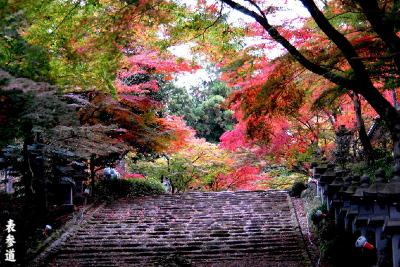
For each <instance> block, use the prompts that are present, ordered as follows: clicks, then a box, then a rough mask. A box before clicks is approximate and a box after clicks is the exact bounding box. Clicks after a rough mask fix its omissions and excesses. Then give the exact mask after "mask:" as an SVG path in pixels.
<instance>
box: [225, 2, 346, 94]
mask: <svg viewBox="0 0 400 267" xmlns="http://www.w3.org/2000/svg"><path fill="white" fill-rule="evenodd" d="M221 1H222V2H224V3H225V4H227V5H229V6H230V7H231V8H233V9H235V10H237V11H239V12H241V13H243V14H245V15H247V16H250V17H252V18H254V19H255V20H256V21H257V22H258V23H260V25H261V26H263V28H264V29H265V30H266V31H267V32H268V34H269V35H270V36H271V37H272V38H273V39H274V40H275V41H276V42H278V43H279V44H281V45H282V46H283V47H284V48H285V49H286V50H287V51H288V52H289V53H290V54H291V55H292V56H293V57H294V58H295V59H296V60H297V61H298V62H299V63H300V64H301V65H303V66H304V67H305V68H307V69H308V70H310V71H312V72H314V73H316V74H318V75H321V76H323V77H325V78H326V79H328V80H329V81H331V82H333V83H335V84H338V85H341V86H344V87H353V86H354V81H353V80H351V79H348V78H345V77H343V76H340V75H338V74H336V73H334V72H331V71H329V70H328V69H325V68H323V67H321V66H320V65H317V64H315V63H313V62H311V61H310V60H308V59H307V58H306V57H305V56H304V55H302V54H301V53H300V51H299V50H297V48H296V47H294V46H293V45H292V44H291V43H290V42H289V41H288V40H287V39H286V38H285V37H283V36H282V35H281V34H280V33H279V32H278V31H277V30H276V28H275V27H273V26H272V25H271V24H270V23H269V22H268V20H267V19H266V18H264V17H262V16H261V15H259V14H257V13H256V12H254V11H252V10H249V9H248V8H246V7H244V6H242V5H240V4H238V3H236V2H234V1H232V0H221Z"/></svg>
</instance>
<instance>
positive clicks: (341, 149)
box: [334, 125, 352, 168]
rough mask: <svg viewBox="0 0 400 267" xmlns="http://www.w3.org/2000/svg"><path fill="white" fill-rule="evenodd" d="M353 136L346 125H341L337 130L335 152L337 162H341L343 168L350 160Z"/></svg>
mask: <svg viewBox="0 0 400 267" xmlns="http://www.w3.org/2000/svg"><path fill="white" fill-rule="evenodd" d="M351 137H352V133H351V132H350V131H349V130H348V129H346V127H345V126H344V125H340V127H339V129H338V131H337V132H336V149H335V152H334V154H335V158H336V163H338V164H340V165H341V166H342V168H344V167H345V165H346V162H347V161H348V160H349V156H350V155H349V154H350V141H351Z"/></svg>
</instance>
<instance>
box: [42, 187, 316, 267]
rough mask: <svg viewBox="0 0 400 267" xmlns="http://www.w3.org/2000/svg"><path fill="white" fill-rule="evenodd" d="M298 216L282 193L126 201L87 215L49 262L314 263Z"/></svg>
mask: <svg viewBox="0 0 400 267" xmlns="http://www.w3.org/2000/svg"><path fill="white" fill-rule="evenodd" d="M294 218H295V217H294V216H293V211H292V210H291V206H290V202H289V198H288V196H287V194H286V193H285V192H281V191H253V192H218V193H209V192H205V193H200V192H196V193H186V194H178V195H161V196H148V197H140V198H136V199H121V200H118V201H116V202H114V203H112V204H109V205H107V206H104V207H103V208H101V209H100V210H98V211H97V212H95V213H94V214H93V215H92V216H91V217H89V218H86V221H85V223H84V224H82V225H80V226H79V227H77V229H76V230H75V231H74V232H73V234H72V235H71V236H70V237H69V238H68V239H67V240H66V241H65V242H63V243H62V244H61V245H60V246H59V247H58V248H57V250H56V252H55V254H54V255H53V257H52V258H49V259H48V263H49V265H50V266H154V265H156V263H157V262H160V261H162V260H163V259H166V258H168V257H171V255H180V256H181V257H183V258H185V259H187V260H189V261H190V262H191V263H192V265H193V266H214V265H215V266H227V265H229V264H233V263H235V262H238V263H239V262H242V263H243V262H248V263H249V264H252V263H251V262H252V261H253V263H254V264H252V265H253V266H299V267H300V266H309V261H308V259H307V256H306V252H305V249H304V243H303V240H302V238H301V235H300V232H299V228H298V224H297V221H296V220H295V219H294ZM285 263H286V264H287V265H285ZM224 264H225V265H224ZM257 264H258V265H257ZM274 264H275V265H274ZM246 265H247V263H246ZM232 266H242V265H232Z"/></svg>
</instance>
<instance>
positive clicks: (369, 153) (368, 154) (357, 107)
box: [350, 93, 374, 164]
mask: <svg viewBox="0 0 400 267" xmlns="http://www.w3.org/2000/svg"><path fill="white" fill-rule="evenodd" d="M350 97H351V99H352V100H353V104H354V112H355V115H356V122H357V130H358V135H359V137H360V141H361V144H362V146H363V152H364V158H365V160H366V161H367V162H368V163H369V164H371V163H373V162H374V150H373V148H372V145H371V141H370V140H369V138H368V135H367V131H366V130H365V124H364V119H363V117H362V112H361V101H360V98H359V96H358V95H357V94H355V93H351V94H350Z"/></svg>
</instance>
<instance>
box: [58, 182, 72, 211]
mask: <svg viewBox="0 0 400 267" xmlns="http://www.w3.org/2000/svg"><path fill="white" fill-rule="evenodd" d="M60 186H61V192H62V195H63V204H62V206H63V208H64V209H66V210H71V211H72V210H73V207H74V204H73V188H74V186H75V182H74V181H73V180H72V178H70V177H61V179H60Z"/></svg>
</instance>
